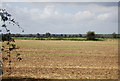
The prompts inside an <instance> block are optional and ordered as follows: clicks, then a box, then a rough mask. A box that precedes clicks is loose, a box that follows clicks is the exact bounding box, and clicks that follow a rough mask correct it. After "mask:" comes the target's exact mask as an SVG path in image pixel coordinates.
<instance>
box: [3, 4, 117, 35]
mask: <svg viewBox="0 0 120 81" xmlns="http://www.w3.org/2000/svg"><path fill="white" fill-rule="evenodd" d="M2 7H4V8H5V9H6V10H7V11H8V12H9V13H11V14H12V15H13V17H14V18H15V19H16V20H17V21H18V22H19V23H20V25H21V27H22V28H24V30H25V32H24V33H46V32H50V33H57V34H79V33H86V32H88V31H95V32H96V33H99V34H105V33H106V34H111V33H113V32H116V33H118V5H117V2H4V3H3V5H2ZM9 28H10V29H11V31H12V32H14V33H20V31H19V29H18V28H16V27H13V26H11V25H10V26H9Z"/></svg>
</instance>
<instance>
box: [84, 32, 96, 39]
mask: <svg viewBox="0 0 120 81" xmlns="http://www.w3.org/2000/svg"><path fill="white" fill-rule="evenodd" d="M86 37H87V40H95V32H93V31H88V32H87V35H86Z"/></svg>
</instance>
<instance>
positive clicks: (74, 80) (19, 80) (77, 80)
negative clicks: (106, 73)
mask: <svg viewBox="0 0 120 81" xmlns="http://www.w3.org/2000/svg"><path fill="white" fill-rule="evenodd" d="M2 81H118V80H117V79H32V78H23V79H17V78H16V79H15V78H14V79H2Z"/></svg>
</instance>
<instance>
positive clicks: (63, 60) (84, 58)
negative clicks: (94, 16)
mask: <svg viewBox="0 0 120 81" xmlns="http://www.w3.org/2000/svg"><path fill="white" fill-rule="evenodd" d="M16 44H17V45H18V46H20V49H17V50H16V51H17V52H19V53H20V54H21V57H22V60H20V61H16V60H15V59H16V58H15V57H16V56H15V54H14V53H15V51H14V52H13V57H12V58H13V59H12V70H11V75H10V76H8V75H7V72H5V73H4V75H3V78H7V77H18V78H19V77H21V78H26V77H27V78H34V79H118V41H117V40H105V41H60V40H59V41H50V40H48V41H45V40H43V41H42V40H16ZM4 68H5V69H7V68H8V65H7V61H5V62H4Z"/></svg>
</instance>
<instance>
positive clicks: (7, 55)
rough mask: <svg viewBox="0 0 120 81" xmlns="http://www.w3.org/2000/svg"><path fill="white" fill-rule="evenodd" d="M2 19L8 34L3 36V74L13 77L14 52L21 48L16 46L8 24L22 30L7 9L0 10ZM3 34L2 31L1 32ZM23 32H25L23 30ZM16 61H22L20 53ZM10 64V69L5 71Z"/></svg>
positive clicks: (17, 54)
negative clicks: (6, 64) (6, 65)
mask: <svg viewBox="0 0 120 81" xmlns="http://www.w3.org/2000/svg"><path fill="white" fill-rule="evenodd" d="M0 17H1V23H2V26H1V27H3V28H5V30H6V34H1V37H2V47H1V51H2V70H3V74H4V73H5V72H7V73H8V75H11V71H12V66H11V63H12V62H13V61H12V56H11V55H12V51H13V50H15V49H19V47H18V46H17V45H16V44H15V40H14V39H13V38H12V37H11V33H10V30H9V29H8V24H12V25H16V26H17V27H18V28H20V29H22V28H21V27H20V25H19V23H18V22H16V21H15V19H13V18H12V16H11V14H9V13H8V12H7V11H6V10H5V9H0ZM1 32H2V30H1ZM22 32H24V30H23V29H22ZM16 59H17V60H18V61H20V60H22V58H21V57H20V53H17V52H16ZM6 62H8V69H5V64H4V63H6Z"/></svg>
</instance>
